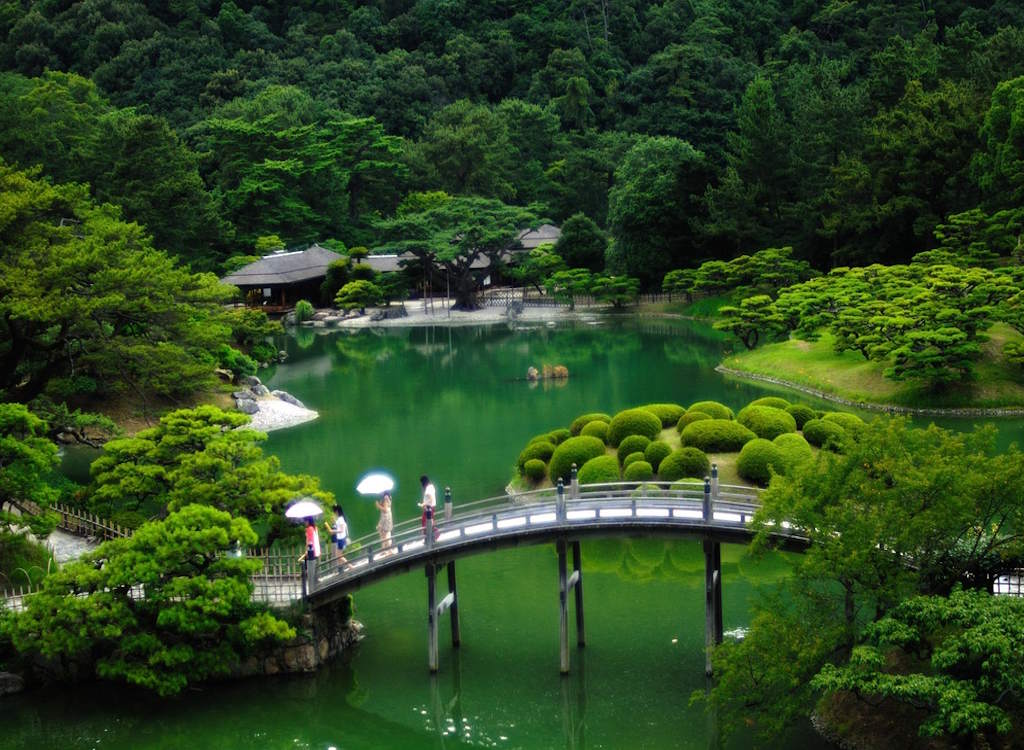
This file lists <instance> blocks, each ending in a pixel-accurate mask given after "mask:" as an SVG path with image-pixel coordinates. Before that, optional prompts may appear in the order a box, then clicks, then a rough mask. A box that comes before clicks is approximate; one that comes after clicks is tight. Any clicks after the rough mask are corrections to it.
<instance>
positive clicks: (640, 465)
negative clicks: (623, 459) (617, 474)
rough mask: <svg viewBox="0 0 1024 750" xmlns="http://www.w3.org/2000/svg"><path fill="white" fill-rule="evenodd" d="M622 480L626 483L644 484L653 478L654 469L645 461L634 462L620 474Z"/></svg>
mask: <svg viewBox="0 0 1024 750" xmlns="http://www.w3.org/2000/svg"><path fill="white" fill-rule="evenodd" d="M622 478H623V479H625V480H626V481H627V482H646V481H647V480H648V479H653V478H654V469H652V468H651V465H650V464H649V463H647V462H646V461H634V462H633V463H631V464H630V465H629V466H627V467H626V470H625V471H623V472H622Z"/></svg>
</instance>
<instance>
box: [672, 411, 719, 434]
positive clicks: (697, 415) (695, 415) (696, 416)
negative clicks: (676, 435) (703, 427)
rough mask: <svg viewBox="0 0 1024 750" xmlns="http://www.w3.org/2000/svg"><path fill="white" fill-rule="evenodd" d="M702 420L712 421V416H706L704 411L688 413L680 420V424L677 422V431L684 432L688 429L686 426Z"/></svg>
mask: <svg viewBox="0 0 1024 750" xmlns="http://www.w3.org/2000/svg"><path fill="white" fill-rule="evenodd" d="M702 419H711V415H710V414H705V413H704V412H702V411H688V412H686V414H684V415H683V416H681V417H680V418H679V421H678V422H676V430H677V431H678V432H682V431H683V430H685V429H686V425H688V424H693V423H694V422H699V421H700V420H702Z"/></svg>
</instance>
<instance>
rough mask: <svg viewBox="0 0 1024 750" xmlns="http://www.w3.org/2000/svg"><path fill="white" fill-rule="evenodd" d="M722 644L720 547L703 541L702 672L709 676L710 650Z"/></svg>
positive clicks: (709, 541)
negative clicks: (704, 653)
mask: <svg viewBox="0 0 1024 750" xmlns="http://www.w3.org/2000/svg"><path fill="white" fill-rule="evenodd" d="M721 642H722V545H721V544H720V543H719V542H716V541H713V540H712V539H710V538H705V539H704V646H705V652H706V655H705V659H704V672H705V673H706V674H708V675H710V674H711V671H712V669H711V650H712V648H713V647H714V646H717V645H718V644H719V643H721Z"/></svg>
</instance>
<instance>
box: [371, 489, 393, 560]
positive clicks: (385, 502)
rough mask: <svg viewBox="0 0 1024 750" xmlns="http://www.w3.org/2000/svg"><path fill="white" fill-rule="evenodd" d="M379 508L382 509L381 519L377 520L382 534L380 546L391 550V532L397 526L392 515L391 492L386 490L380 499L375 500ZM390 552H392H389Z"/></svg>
mask: <svg viewBox="0 0 1024 750" xmlns="http://www.w3.org/2000/svg"><path fill="white" fill-rule="evenodd" d="M375 504H376V505H377V510H379V511H380V520H379V521H377V533H378V534H379V535H380V546H381V549H382V550H391V532H392V531H393V530H394V528H395V521H394V518H393V517H392V515H391V493H390V492H385V493H384V494H383V495H381V498H380V500H377V501H375ZM389 554H390V552H389Z"/></svg>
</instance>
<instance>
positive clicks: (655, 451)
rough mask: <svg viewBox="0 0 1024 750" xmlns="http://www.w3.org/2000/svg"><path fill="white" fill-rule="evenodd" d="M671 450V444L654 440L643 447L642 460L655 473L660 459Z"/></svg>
mask: <svg viewBox="0 0 1024 750" xmlns="http://www.w3.org/2000/svg"><path fill="white" fill-rule="evenodd" d="M671 452H672V446H670V445H669V444H668V443H666V442H665V441H664V440H655V441H654V442H652V443H651V444H650V445H648V446H647V447H646V448H644V461H646V462H647V463H649V464H650V465H651V468H652V469H654V471H655V473H657V471H658V467H659V466H660V465H661V462H662V460H663V459H664V458H665V456H667V455H668V454H669V453H671Z"/></svg>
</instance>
